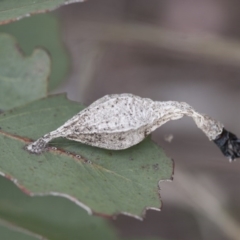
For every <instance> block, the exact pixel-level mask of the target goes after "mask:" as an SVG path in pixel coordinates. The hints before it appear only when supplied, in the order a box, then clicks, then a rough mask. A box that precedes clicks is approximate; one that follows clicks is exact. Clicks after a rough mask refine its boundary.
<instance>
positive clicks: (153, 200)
mask: <svg viewBox="0 0 240 240" xmlns="http://www.w3.org/2000/svg"><path fill="white" fill-rule="evenodd" d="M82 109H83V106H81V105H79V104H77V103H74V102H71V101H69V100H67V99H66V98H65V96H63V95H57V96H52V97H49V98H45V99H42V100H38V101H35V102H33V103H30V104H28V105H26V106H23V107H19V108H18V109H15V110H11V111H9V112H6V113H3V114H1V115H0V127H1V132H0V152H1V159H0V172H2V174H3V175H5V176H6V177H8V178H10V179H12V180H14V179H16V180H17V182H16V180H15V182H16V184H18V186H19V187H20V188H22V190H23V191H25V192H26V193H28V194H30V195H48V194H52V195H58V196H63V197H67V198H69V199H70V200H72V201H74V202H75V203H77V204H78V205H79V206H81V207H83V208H85V209H86V210H87V211H88V212H89V213H92V212H94V213H98V214H102V215H108V216H112V215H114V214H118V213H120V212H122V213H127V214H130V215H134V216H136V217H141V216H142V215H143V213H144V211H145V209H146V208H155V209H159V208H160V207H161V202H160V199H159V187H158V182H159V180H165V179H171V178H172V172H173V163H172V160H171V159H169V158H167V157H166V155H165V154H164V152H163V151H162V150H161V149H160V148H159V147H158V146H157V145H156V144H154V143H153V142H152V141H151V140H150V138H148V139H146V140H145V141H143V142H142V143H140V144H138V145H136V146H134V147H131V148H129V149H126V150H121V151H109V150H104V149H99V148H94V147H91V146H87V145H84V144H80V143H78V142H73V141H68V140H65V139H60V140H56V141H54V142H53V143H51V145H52V146H53V148H51V149H50V150H49V151H47V152H45V153H43V154H41V155H34V154H30V153H28V152H27V151H26V150H24V149H23V148H24V146H25V145H26V144H27V143H28V142H29V140H28V139H29V138H30V139H37V138H39V137H40V136H42V135H43V134H45V133H47V132H49V131H51V130H54V129H55V128H57V127H59V126H60V125H62V124H63V123H64V122H65V121H66V120H68V119H69V118H70V117H72V116H73V115H75V114H76V113H78V112H79V111H80V110H82ZM55 147H57V148H58V149H55Z"/></svg>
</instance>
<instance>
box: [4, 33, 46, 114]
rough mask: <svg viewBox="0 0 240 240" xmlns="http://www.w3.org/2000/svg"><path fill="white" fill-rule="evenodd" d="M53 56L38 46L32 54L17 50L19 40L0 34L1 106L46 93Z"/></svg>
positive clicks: (24, 101) (36, 97)
mask: <svg viewBox="0 0 240 240" xmlns="http://www.w3.org/2000/svg"><path fill="white" fill-rule="evenodd" d="M49 72H50V59H49V56H48V55H47V53H46V52H45V51H43V50H41V49H36V50H34V52H33V53H32V55H31V56H29V57H24V56H23V55H22V54H21V53H20V52H19V50H18V46H17V43H16V41H15V40H14V39H13V38H12V37H10V36H9V35H7V34H0V109H1V110H7V109H11V108H14V107H18V106H20V105H22V104H25V103H28V102H31V101H33V100H36V99H39V98H42V97H45V96H46V95H47V78H48V75H49Z"/></svg>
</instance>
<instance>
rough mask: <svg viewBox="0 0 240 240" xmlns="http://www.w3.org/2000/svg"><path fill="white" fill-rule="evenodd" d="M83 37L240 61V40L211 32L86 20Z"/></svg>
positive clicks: (206, 57)
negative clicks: (190, 32)
mask: <svg viewBox="0 0 240 240" xmlns="http://www.w3.org/2000/svg"><path fill="white" fill-rule="evenodd" d="M78 30H79V31H81V32H82V33H83V34H82V36H81V40H82V39H85V40H88V41H89V40H90V41H105V42H109V41H116V42H124V43H134V44H136V43H141V44H142V43H143V44H148V45H151V46H155V47H158V48H160V49H164V50H168V51H171V52H174V53H175V54H176V53H179V54H187V55H191V56H194V57H197V58H203V59H206V60H210V61H217V62H220V63H224V64H231V65H237V66H239V65H240V42H238V41H234V40H231V39H226V38H221V37H217V36H210V35H205V36H203V35H191V34H184V33H179V32H174V31H169V30H165V29H162V28H160V27H156V26H152V25H143V24H129V23H128V24H126V23H113V24H110V23H96V22H95V23H94V22H82V23H79V25H78Z"/></svg>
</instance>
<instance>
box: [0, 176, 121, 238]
mask: <svg viewBox="0 0 240 240" xmlns="http://www.w3.org/2000/svg"><path fill="white" fill-rule="evenodd" d="M0 189H1V194H0V219H2V220H3V221H7V222H11V223H12V224H13V225H14V226H15V227H18V228H20V229H24V230H25V231H28V232H31V233H32V234H31V235H33V234H35V235H38V236H41V237H43V238H44V239H49V240H50V239H51V240H66V239H71V240H79V239H89V240H92V239H104V240H110V239H117V238H118V237H117V234H116V231H115V230H114V229H113V228H112V227H111V226H110V225H109V223H108V222H107V221H106V220H104V219H102V218H99V217H93V216H90V215H88V214H87V213H86V212H85V211H84V210H83V209H81V208H79V207H78V206H77V205H76V204H74V203H71V202H70V201H68V200H67V199H64V198H58V197H53V196H49V197H35V198H31V197H29V196H26V195H25V194H23V193H22V192H20V190H19V189H17V188H16V187H15V186H14V185H13V183H11V182H10V181H7V180H5V179H3V178H2V177H0ZM2 228H3V227H2ZM3 234H10V233H9V231H8V233H7V230H6V229H1V221H0V236H2V235H3ZM11 234H15V235H17V236H19V238H0V239H6V240H7V239H9V240H10V239H11V240H14V239H18V240H19V239H20V236H21V235H23V233H17V232H15V233H13V232H12V233H11ZM28 235H29V234H28ZM6 236H7V235H6ZM28 237H29V240H30V239H31V238H30V236H28ZM25 239H27V237H26V238H25Z"/></svg>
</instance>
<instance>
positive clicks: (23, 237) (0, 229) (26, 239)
mask: <svg viewBox="0 0 240 240" xmlns="http://www.w3.org/2000/svg"><path fill="white" fill-rule="evenodd" d="M0 239H3V240H4V239H9V240H37V239H39V238H37V237H34V236H29V235H27V234H26V233H24V232H21V231H16V230H13V229H11V228H8V227H5V226H1V223H0Z"/></svg>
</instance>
